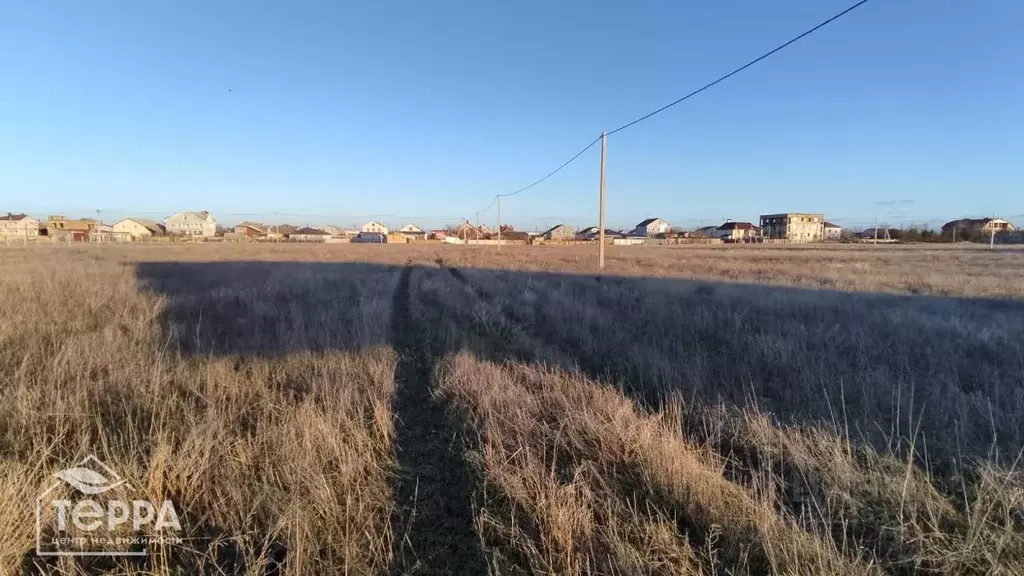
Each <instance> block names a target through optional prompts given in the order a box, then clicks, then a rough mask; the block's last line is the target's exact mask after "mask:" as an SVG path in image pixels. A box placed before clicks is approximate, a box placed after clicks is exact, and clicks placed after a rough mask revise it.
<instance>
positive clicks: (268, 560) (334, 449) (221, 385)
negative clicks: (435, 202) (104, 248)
mask: <svg viewBox="0 0 1024 576" xmlns="http://www.w3.org/2000/svg"><path fill="white" fill-rule="evenodd" d="M31 256H32V254H20V255H11V254H4V255H3V256H2V257H3V270H4V274H3V278H2V282H0V298H2V300H3V301H4V302H6V303H13V304H14V305H12V306H5V308H4V312H3V318H2V321H0V366H2V367H3V376H2V380H3V381H2V384H0V403H2V405H3V406H4V418H3V419H0V454H2V455H3V460H2V463H0V478H2V479H3V481H2V482H0V490H3V495H2V496H0V513H2V516H0V525H3V526H4V527H5V528H4V530H3V531H2V532H3V537H2V538H0V541H2V542H3V547H2V548H0V564H2V565H3V566H4V571H5V572H8V573H9V572H11V571H12V570H15V569H16V568H15V567H17V566H19V565H22V564H23V563H24V565H22V568H23V569H25V570H29V569H32V570H37V569H42V570H47V571H56V572H65V573H72V572H75V571H76V570H81V571H86V572H90V571H92V570H94V569H98V568H100V567H105V568H113V566H108V565H106V564H95V563H94V564H90V563H86V562H83V563H80V564H73V563H71V562H54V563H44V562H42V561H41V560H39V559H36V558H35V556H34V552H32V550H33V548H34V545H35V542H34V536H35V535H34V524H33V522H32V518H33V506H34V499H35V494H38V493H40V492H41V491H42V488H43V487H44V486H46V485H48V484H50V483H52V482H53V478H52V476H50V474H52V473H53V472H54V471H56V470H60V469H62V468H65V467H67V466H69V465H70V464H73V463H76V462H78V461H80V460H81V459H82V458H83V457H84V456H86V455H87V454H90V453H95V454H96V455H97V456H99V457H100V459H101V460H104V461H105V462H106V463H107V464H108V465H110V466H112V467H113V468H114V469H116V470H118V471H119V472H120V473H121V474H123V475H125V476H126V477H128V478H131V479H132V480H133V483H134V484H136V485H137V486H140V487H141V488H142V491H143V492H144V493H145V495H146V496H147V497H148V498H151V499H157V500H162V499H164V498H171V499H172V500H173V501H174V502H175V504H176V506H177V507H178V512H179V514H181V516H182V518H181V522H182V526H183V528H185V530H186V533H185V534H184V535H183V536H185V537H186V538H188V539H189V540H188V541H187V543H188V545H187V546H186V547H184V548H181V547H168V548H167V549H165V550H157V551H155V552H154V553H152V554H151V555H150V557H149V558H148V562H147V565H146V566H144V567H143V568H142V569H143V570H144V571H146V572H153V573H170V572H171V571H172V569H176V570H184V572H186V573H192V572H210V571H213V569H214V568H218V569H222V570H224V571H226V572H227V573H239V574H266V573H267V572H268V570H269V569H271V568H272V567H273V566H275V565H277V564H279V563H280V562H281V560H282V558H283V557H285V554H286V558H287V568H288V570H287V573H291V574H311V573H331V572H339V573H340V572H344V571H348V572H351V573H360V572H370V571H373V570H376V569H383V568H384V567H386V566H387V565H388V563H389V557H390V550H391V533H390V528H389V522H388V517H389V514H390V512H391V478H392V475H393V469H394V455H393V442H392V438H393V423H392V418H391V402H392V396H393V393H394V390H393V387H394V386H393V379H392V378H393V371H394V354H393V352H392V351H391V350H390V349H389V348H388V347H387V346H380V345H379V340H380V337H378V338H377V339H369V338H368V339H367V342H368V344H369V346H367V347H366V348H365V349H362V350H360V351H358V352H353V351H344V350H330V351H327V350H325V351H322V352H315V351H301V352H294V353H290V354H288V355H286V356H284V357H280V358H261V357H255V356H248V357H237V356H236V357H230V356H228V357H224V356H209V355H202V356H196V357H192V356H190V355H188V354H187V353H186V352H185V351H183V350H179V349H178V348H177V347H176V346H175V343H176V342H177V340H178V339H177V336H176V335H175V334H173V332H172V329H173V327H168V326H166V325H165V323H163V322H161V321H160V319H161V316H162V314H163V313H164V312H165V311H166V309H167V305H168V304H167V302H166V301H165V300H164V299H162V298H161V297H159V296H157V295H154V294H152V293H149V292H146V291H142V290H140V289H139V287H138V281H137V280H136V278H135V273H134V271H133V270H132V268H131V267H122V266H119V265H117V264H115V263H110V262H105V261H102V260H100V261H95V260H88V259H82V258H80V257H75V256H68V255H60V254H52V255H50V257H48V258H46V259H42V260H37V259H35V258H31ZM395 277H396V275H395V274H394V273H392V274H391V281H390V282H389V281H388V280H387V279H382V280H381V285H380V289H379V292H378V293H376V294H372V295H368V296H367V297H366V298H367V300H366V302H365V305H364V307H363V308H358V307H357V308H356V311H357V312H361V313H365V314H373V316H372V317H368V318H367V320H369V319H371V318H375V317H376V315H377V314H378V313H379V312H380V311H381V308H380V306H381V302H383V305H384V306H385V310H384V312H385V313H386V306H387V305H389V303H390V297H391V294H390V291H391V289H392V287H393V284H394V278H395ZM351 304H352V303H351V302H338V303H337V304H336V306H337V307H339V308H348V307H350V306H351ZM380 330H383V331H386V326H384V327H382V328H381V329H380ZM26 496H28V497H26ZM33 566H34V568H33ZM120 568H121V569H128V566H127V565H122V566H120ZM135 569H139V567H135Z"/></svg>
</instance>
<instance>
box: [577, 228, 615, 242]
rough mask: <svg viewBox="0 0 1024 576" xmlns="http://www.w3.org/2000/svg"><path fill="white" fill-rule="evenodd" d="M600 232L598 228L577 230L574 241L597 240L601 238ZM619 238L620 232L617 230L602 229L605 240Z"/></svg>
mask: <svg viewBox="0 0 1024 576" xmlns="http://www.w3.org/2000/svg"><path fill="white" fill-rule="evenodd" d="M600 232H601V229H600V228H598V227H597V226H588V227H587V228H584V229H582V230H578V231H577V232H576V239H577V240H597V239H598V238H600V236H601V233H600ZM620 236H622V232H620V231H618V230H609V229H608V228H605V229H604V237H605V238H618V237H620Z"/></svg>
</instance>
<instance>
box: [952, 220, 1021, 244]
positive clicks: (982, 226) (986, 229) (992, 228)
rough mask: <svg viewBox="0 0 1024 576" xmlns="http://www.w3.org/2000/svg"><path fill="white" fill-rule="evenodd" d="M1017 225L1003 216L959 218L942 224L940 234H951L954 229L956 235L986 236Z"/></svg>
mask: <svg viewBox="0 0 1024 576" xmlns="http://www.w3.org/2000/svg"><path fill="white" fill-rule="evenodd" d="M1016 229H1017V227H1016V226H1014V225H1013V223H1012V222H1010V221H1009V220H1006V219H1003V218H961V219H959V220H953V221H951V222H946V223H945V224H943V225H942V234H943V235H944V236H952V235H953V231H954V230H956V234H957V236H958V237H961V238H963V239H965V240H966V239H969V238H970V237H972V236H985V237H988V236H989V235H991V234H992V233H993V232H995V233H996V234H999V233H1000V232H1013V231H1014V230H1016Z"/></svg>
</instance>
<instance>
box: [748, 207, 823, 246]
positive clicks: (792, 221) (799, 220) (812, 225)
mask: <svg viewBox="0 0 1024 576" xmlns="http://www.w3.org/2000/svg"><path fill="white" fill-rule="evenodd" d="M824 225H825V215H824V214H811V213H807V212H785V213H781V214H763V215H761V234H762V236H763V237H764V238H765V239H766V240H788V241H790V242H820V241H821V238H822V234H823V232H824V230H823V227H824Z"/></svg>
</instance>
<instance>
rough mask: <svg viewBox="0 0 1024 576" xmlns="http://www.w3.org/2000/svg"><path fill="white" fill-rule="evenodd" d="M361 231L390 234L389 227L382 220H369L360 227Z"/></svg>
mask: <svg viewBox="0 0 1024 576" xmlns="http://www.w3.org/2000/svg"><path fill="white" fill-rule="evenodd" d="M359 231H360V232H367V233H375V234H383V235H385V236H387V234H388V227H387V226H385V225H383V224H381V223H380V222H377V221H374V220H371V221H370V222H367V223H366V224H363V226H362V227H361V228H360V229H359Z"/></svg>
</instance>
